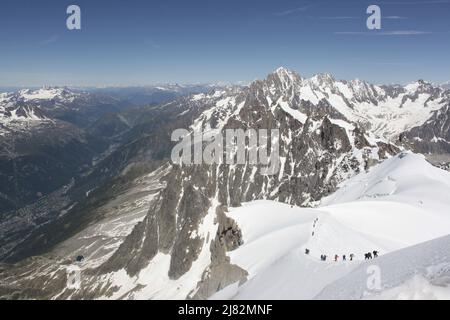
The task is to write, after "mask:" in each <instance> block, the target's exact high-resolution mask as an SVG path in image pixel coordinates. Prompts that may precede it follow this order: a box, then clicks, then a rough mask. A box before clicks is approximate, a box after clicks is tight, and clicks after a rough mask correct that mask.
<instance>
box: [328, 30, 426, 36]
mask: <svg viewBox="0 0 450 320" xmlns="http://www.w3.org/2000/svg"><path fill="white" fill-rule="evenodd" d="M334 34H337V35H360V36H419V35H424V34H431V32H428V31H416V30H394V31H365V32H358V31H336V32H334Z"/></svg>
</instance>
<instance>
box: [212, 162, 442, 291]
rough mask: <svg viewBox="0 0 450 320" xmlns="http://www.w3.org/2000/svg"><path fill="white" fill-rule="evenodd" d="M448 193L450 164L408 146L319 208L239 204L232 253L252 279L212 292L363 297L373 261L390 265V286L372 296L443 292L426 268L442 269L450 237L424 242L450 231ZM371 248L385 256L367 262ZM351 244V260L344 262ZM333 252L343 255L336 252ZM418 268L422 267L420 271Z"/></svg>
mask: <svg viewBox="0 0 450 320" xmlns="http://www.w3.org/2000/svg"><path fill="white" fill-rule="evenodd" d="M448 194H450V173H448V172H445V171H443V170H440V169H438V168H435V167H433V166H431V165H430V164H429V163H428V162H426V160H425V159H424V157H423V156H421V155H416V154H411V153H404V154H401V155H399V156H396V157H393V158H391V159H388V160H386V161H384V162H383V163H381V164H380V165H378V166H376V167H374V168H372V170H370V172H368V173H362V174H360V175H358V176H355V177H354V178H352V179H350V180H348V181H346V182H344V183H343V184H342V185H341V186H340V189H339V190H338V191H337V192H336V193H334V194H333V195H331V196H329V197H328V198H326V199H324V201H323V203H322V205H321V206H320V207H318V208H315V209H302V208H297V207H291V206H289V205H285V204H281V203H276V202H271V201H255V202H251V203H247V204H245V205H244V206H242V207H239V208H234V209H232V210H231V212H230V213H229V215H230V217H232V218H233V219H235V220H236V221H237V224H238V225H239V226H240V227H241V229H242V233H243V237H244V245H243V246H241V247H239V248H238V249H236V250H234V251H232V252H230V253H229V256H230V258H231V262H232V263H235V264H237V265H239V266H240V267H242V268H244V269H245V270H247V271H248V272H249V277H248V278H249V280H248V281H247V282H246V283H244V284H243V285H241V286H240V287H238V286H237V284H234V285H231V286H229V287H227V288H225V289H224V290H222V291H220V292H218V293H217V294H216V295H214V296H213V297H212V298H213V299H216V298H234V299H312V298H315V297H316V296H317V298H324V299H336V298H339V299H346V298H353V299H359V298H364V297H366V296H367V295H368V293H367V292H365V289H367V286H366V281H367V277H368V275H367V266H368V265H370V263H373V262H375V261H376V264H377V265H380V268H381V269H382V273H383V274H386V276H385V277H384V278H382V280H383V281H385V282H382V284H383V286H382V289H389V290H393V291H388V292H386V293H384V292H381V293H380V292H376V294H377V295H376V296H375V298H377V297H378V298H383V297H399V298H401V297H403V296H404V295H403V294H404V292H407V295H406V297H409V296H408V294H409V295H411V294H412V295H413V297H414V295H415V294H416V293H414V292H413V293H411V290H412V289H411V288H418V290H419V291H420V292H421V293H422V296H424V297H434V298H439V297H440V298H442V297H446V295H445V290H444V292H440V293H436V294H435V293H433V292H434V291H433V288H434V286H435V285H433V284H430V283H428V280H427V278H426V277H427V276H428V277H430V274H431V273H430V271H429V270H431V269H432V268H433V267H434V268H435V269H433V270H435V273H436V272H437V273H439V272H441V271H439V270H441V269H442V268H444V269H445V268H447V267H446V266H447V264H449V265H450V254H448V252H449V251H448V247H449V246H450V241H449V240H450V238H442V239H441V240H439V241H438V240H435V241H437V242H429V243H428V244H423V243H424V242H426V241H429V240H432V239H436V238H439V237H443V236H446V235H448V234H450V199H449V198H448ZM416 245H417V247H414V246H416ZM424 246H425V247H424ZM306 248H308V249H309V250H310V254H309V255H305V249H306ZM421 248H422V249H421ZM423 248H430V252H429V253H426V251H424V252H425V253H424V252H422V251H423ZM373 250H378V251H380V253H381V256H380V257H379V258H377V259H376V260H373V261H370V262H369V263H365V262H364V260H363V259H364V255H363V254H364V253H366V252H369V251H373ZM421 250H422V251H421ZM350 253H353V254H355V259H354V261H351V262H350V261H348V260H347V261H346V262H343V261H341V260H342V259H341V256H342V255H344V254H345V255H346V256H347V257H349V254H350ZM419 253H421V254H422V256H421V255H419ZM322 254H326V255H327V256H328V259H327V261H326V262H322V261H320V258H319V257H320V255H322ZM335 254H337V255H339V260H338V262H334V261H332V260H333V257H334V255H335ZM430 268H431V269H430ZM436 270H438V271H436ZM445 270H447V271H446V272H447V273H448V268H447V269H445ZM427 272H428V273H427ZM416 273H419V274H421V275H422V276H421V277H417V278H413V276H414V275H415V274H416ZM441 273H442V272H441ZM440 281H441V282H442V279H441V280H440ZM441 282H440V283H441ZM399 286H404V287H399ZM344 287H345V288H346V290H342V288H344ZM408 290H409V291H408ZM427 290H428V291H427ZM430 290H431V293H430ZM438 291H439V290H438ZM421 293H418V296H421ZM369 294H370V292H369Z"/></svg>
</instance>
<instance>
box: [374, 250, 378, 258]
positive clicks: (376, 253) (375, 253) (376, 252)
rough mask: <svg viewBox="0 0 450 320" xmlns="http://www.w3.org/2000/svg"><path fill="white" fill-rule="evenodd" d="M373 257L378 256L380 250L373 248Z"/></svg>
mask: <svg viewBox="0 0 450 320" xmlns="http://www.w3.org/2000/svg"><path fill="white" fill-rule="evenodd" d="M373 257H374V258H376V257H378V251H376V250H373Z"/></svg>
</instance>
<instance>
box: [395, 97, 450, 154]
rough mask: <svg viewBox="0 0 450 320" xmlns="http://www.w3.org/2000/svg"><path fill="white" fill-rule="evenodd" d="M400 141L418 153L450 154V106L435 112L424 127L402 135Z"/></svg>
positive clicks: (415, 128)
mask: <svg viewBox="0 0 450 320" xmlns="http://www.w3.org/2000/svg"><path fill="white" fill-rule="evenodd" d="M399 140H400V142H401V143H403V144H405V145H406V146H408V147H409V148H410V149H412V150H414V151H415V152H418V153H424V154H430V153H431V154H450V105H447V106H445V107H444V108H442V109H440V110H438V111H435V112H434V113H433V115H432V117H431V118H430V119H429V120H428V121H427V122H425V123H424V124H423V125H421V126H418V127H414V128H412V129H410V130H409V131H406V132H404V133H403V134H401V136H400V137H399Z"/></svg>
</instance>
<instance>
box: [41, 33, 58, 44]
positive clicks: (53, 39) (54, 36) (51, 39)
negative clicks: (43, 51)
mask: <svg viewBox="0 0 450 320" xmlns="http://www.w3.org/2000/svg"><path fill="white" fill-rule="evenodd" d="M58 40H59V35H57V34H54V35H52V36H51V37H50V38H48V39H45V40H43V41H41V42H39V45H41V46H47V45H49V44H52V43H55V42H56V41H58Z"/></svg>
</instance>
